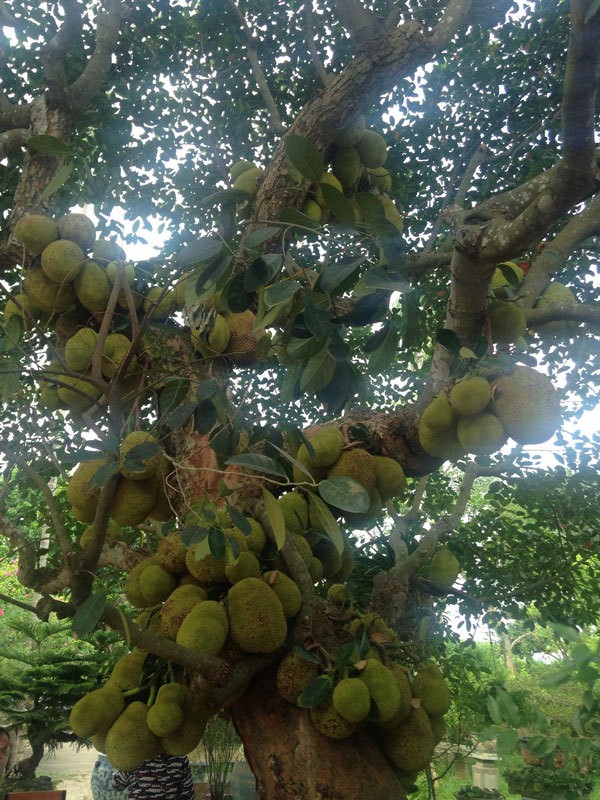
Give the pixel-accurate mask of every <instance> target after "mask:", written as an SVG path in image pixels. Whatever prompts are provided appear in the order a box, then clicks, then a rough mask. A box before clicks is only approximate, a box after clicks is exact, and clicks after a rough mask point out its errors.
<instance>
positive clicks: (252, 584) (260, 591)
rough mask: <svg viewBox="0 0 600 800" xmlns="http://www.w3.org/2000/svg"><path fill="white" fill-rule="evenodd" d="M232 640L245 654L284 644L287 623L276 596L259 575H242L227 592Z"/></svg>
mask: <svg viewBox="0 0 600 800" xmlns="http://www.w3.org/2000/svg"><path fill="white" fill-rule="evenodd" d="M227 613H228V615H229V626H230V631H231V638H232V639H233V641H234V642H235V643H236V644H237V645H238V647H241V648H242V650H245V651H246V652H248V653H273V652H275V650H278V649H279V648H280V647H281V646H282V645H283V643H284V641H285V637H286V635H287V623H286V620H285V614H284V613H283V607H282V605H281V602H280V601H279V598H278V597H277V595H276V594H275V592H274V591H272V590H271V589H270V588H269V586H268V585H267V584H266V583H264V581H262V580H260V579H259V578H245V579H244V580H242V581H240V582H239V583H236V584H234V585H233V586H232V587H231V589H230V590H229V592H228V593H227Z"/></svg>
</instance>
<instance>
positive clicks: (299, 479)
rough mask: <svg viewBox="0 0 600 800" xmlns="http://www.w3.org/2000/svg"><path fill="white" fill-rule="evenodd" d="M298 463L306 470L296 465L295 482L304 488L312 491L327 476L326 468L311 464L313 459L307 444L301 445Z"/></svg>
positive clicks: (297, 458)
mask: <svg viewBox="0 0 600 800" xmlns="http://www.w3.org/2000/svg"><path fill="white" fill-rule="evenodd" d="M296 461H298V463H299V464H301V465H302V466H303V467H304V470H302V469H300V468H299V467H298V466H296V464H294V466H293V476H294V482H295V483H299V484H301V485H303V487H304V488H309V489H310V488H311V487H314V486H316V484H318V483H319V481H322V480H323V479H324V478H325V477H326V476H327V468H326V467H322V468H321V467H315V466H313V465H312V464H311V458H310V455H309V452H308V449H307V447H306V445H305V444H301V445H300V447H299V448H298V451H297V453H296ZM311 479H312V480H311Z"/></svg>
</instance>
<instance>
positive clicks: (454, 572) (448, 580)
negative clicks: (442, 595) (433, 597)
mask: <svg viewBox="0 0 600 800" xmlns="http://www.w3.org/2000/svg"><path fill="white" fill-rule="evenodd" d="M459 573H460V563H459V561H458V559H457V557H456V556H455V555H454V553H453V552H452V550H449V549H448V548H447V547H442V548H441V549H440V550H438V551H437V552H436V553H434V555H433V558H432V559H431V561H430V562H429V571H428V576H429V580H430V581H431V582H432V583H433V585H434V586H437V588H438V589H449V588H450V587H451V586H452V584H453V583H454V581H455V580H456V579H457V578H458V575H459Z"/></svg>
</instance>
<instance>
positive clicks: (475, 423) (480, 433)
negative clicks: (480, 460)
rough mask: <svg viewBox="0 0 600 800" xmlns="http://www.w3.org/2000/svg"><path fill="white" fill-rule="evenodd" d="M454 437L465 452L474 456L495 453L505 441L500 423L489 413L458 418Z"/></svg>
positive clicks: (504, 434) (483, 412)
mask: <svg viewBox="0 0 600 800" xmlns="http://www.w3.org/2000/svg"><path fill="white" fill-rule="evenodd" d="M456 435H457V437H458V441H459V442H460V444H461V447H463V448H464V450H465V452H466V453H474V454H475V455H485V454H487V453H495V452H496V450H499V449H500V448H501V447H502V445H503V444H504V443H505V442H506V439H507V436H506V433H505V432H504V428H503V427H502V423H501V422H500V420H499V419H498V417H497V416H496V415H495V414H492V413H491V412H490V411H482V412H481V413H480V414H471V416H469V417H459V419H458V422H457V424H456Z"/></svg>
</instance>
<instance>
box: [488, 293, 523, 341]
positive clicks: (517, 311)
mask: <svg viewBox="0 0 600 800" xmlns="http://www.w3.org/2000/svg"><path fill="white" fill-rule="evenodd" d="M488 314H489V318H490V327H491V332H492V339H493V341H494V342H497V343H498V344H510V343H511V342H516V341H517V340H518V339H520V338H521V337H523V336H525V333H526V332H527V321H526V319H525V314H524V312H523V309H522V308H520V307H519V306H517V305H515V304H514V303H507V302H505V301H503V300H496V302H494V303H491V304H490V307H489V309H488Z"/></svg>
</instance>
